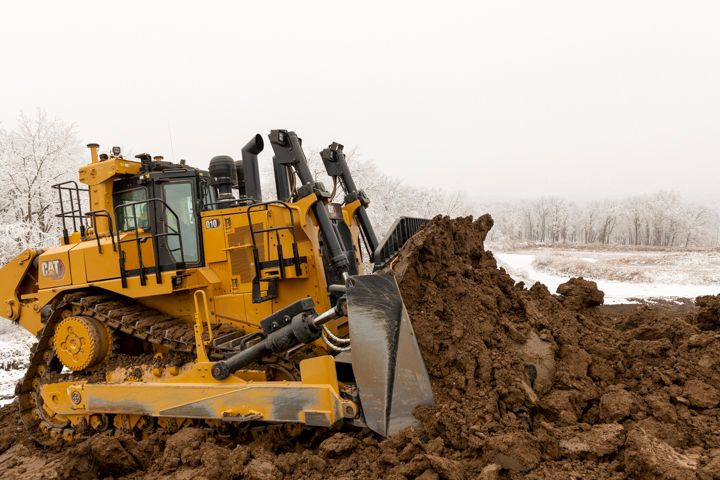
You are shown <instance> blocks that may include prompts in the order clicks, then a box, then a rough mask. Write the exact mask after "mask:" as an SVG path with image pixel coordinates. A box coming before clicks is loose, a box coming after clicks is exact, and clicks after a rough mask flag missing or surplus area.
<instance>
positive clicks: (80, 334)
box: [53, 316, 112, 372]
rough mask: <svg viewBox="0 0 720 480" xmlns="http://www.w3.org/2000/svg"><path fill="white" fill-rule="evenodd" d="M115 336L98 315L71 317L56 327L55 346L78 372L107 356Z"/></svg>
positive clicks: (65, 360)
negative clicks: (94, 316)
mask: <svg viewBox="0 0 720 480" xmlns="http://www.w3.org/2000/svg"><path fill="white" fill-rule="evenodd" d="M111 345H112V339H111V336H110V332H109V331H108V329H107V327H106V326H105V325H103V324H102V323H100V322H98V321H97V320H95V319H94V318H90V317H82V316H72V317H67V318H65V319H64V320H63V321H61V322H60V324H58V326H57V327H56V328H55V335H54V337H53V347H54V348H55V353H56V355H57V357H58V359H59V360H60V361H61V362H62V364H63V365H65V366H66V367H67V368H69V369H70V370H72V371H74V372H78V371H81V370H85V369H87V368H90V367H92V366H94V365H97V364H98V363H100V362H102V361H103V360H105V358H107V356H108V353H109V352H110V350H111Z"/></svg>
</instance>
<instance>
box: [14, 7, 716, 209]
mask: <svg viewBox="0 0 720 480" xmlns="http://www.w3.org/2000/svg"><path fill="white" fill-rule="evenodd" d="M0 45H1V47H0V55H1V57H0V106H1V107H2V108H0V122H1V123H2V125H3V126H5V127H12V126H13V124H14V121H15V118H16V116H17V113H18V111H19V110H20V109H22V110H25V111H33V110H34V109H35V108H37V107H40V108H44V109H45V110H46V111H47V112H48V113H49V114H51V115H53V116H58V117H61V118H63V119H65V120H68V121H73V122H75V123H76V124H77V126H78V133H79V136H80V139H81V140H82V141H83V143H88V142H91V141H92V142H98V143H100V144H101V145H102V147H104V148H109V147H110V146H112V145H122V146H123V147H124V148H126V149H127V150H132V151H134V152H135V153H138V152H145V151H147V152H150V153H152V154H154V155H156V154H163V155H165V156H167V157H171V158H172V157H173V155H174V157H175V159H176V160H179V159H180V158H186V159H188V160H189V162H190V163H191V164H195V165H198V166H206V165H207V162H208V161H209V159H210V158H211V157H212V156H214V155H217V154H230V155H233V156H238V155H239V150H240V147H241V146H242V145H243V144H244V143H245V142H246V141H247V139H249V138H250V137H251V135H253V134H255V133H256V132H260V133H262V134H263V135H266V134H267V133H268V132H269V130H270V129H272V128H287V129H290V130H295V131H297V132H298V134H299V135H300V136H301V137H303V140H304V144H305V145H306V146H307V147H319V148H322V147H323V146H325V145H327V144H328V143H330V142H331V141H338V142H341V143H344V144H345V145H347V146H357V147H358V149H359V151H360V152H361V153H362V155H363V156H364V157H365V158H368V159H372V160H374V161H375V162H376V163H377V164H378V165H380V166H381V168H382V169H383V170H384V171H386V172H387V173H389V174H392V175H395V176H397V177H399V178H402V179H403V181H404V182H406V183H409V184H415V185H420V186H422V185H433V186H440V187H444V188H447V189H454V188H458V189H462V190H465V191H466V192H468V193H469V194H470V195H471V196H472V195H477V196H479V197H482V198H485V199H492V198H503V199H506V198H516V197H531V196H535V195H547V194H555V195H565V196H570V197H574V198H578V199H582V198H588V197H605V196H619V195H626V194H633V193H644V192H651V191H654V190H656V189H661V188H664V189H674V190H677V191H679V192H680V193H682V194H683V195H685V196H688V197H694V196H717V195H718V190H719V189H718V182H719V181H720V166H719V161H720V2H717V1H696V2H694V1H676V2H666V1H658V0H653V1H627V0H626V1H617V2H615V1H597V2H588V1H577V0H575V1H567V2H554V1H553V2H551V1H500V2H498V1H494V2H479V1H468V2H463V3H455V2H451V1H447V0H444V1H441V2H440V1H438V2H432V3H421V2H408V3H401V2H389V1H382V2H368V1H364V2H338V1H334V2H310V1H304V2H297V1H296V2H287V3H286V2H280V1H272V2H260V1H257V2H240V1H236V2H212V1H207V0H206V1H202V2H201V1H197V2H192V3H185V2H179V1H173V2H151V1H141V2H130V1H123V2H112V4H111V3H110V2H98V1H92V2H78V1H73V2H57V1H53V2H32V1H22V2H9V1H7V2H5V1H4V2H2V4H0ZM171 137H172V146H171V140H170V139H171ZM261 161H265V162H269V161H270V152H269V148H268V151H266V152H264V153H263V154H262V155H261Z"/></svg>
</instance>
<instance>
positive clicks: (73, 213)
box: [50, 180, 88, 245]
mask: <svg viewBox="0 0 720 480" xmlns="http://www.w3.org/2000/svg"><path fill="white" fill-rule="evenodd" d="M66 185H72V186H69V187H68V186H66ZM50 188H52V189H53V190H57V191H58V200H59V202H58V203H59V204H60V213H58V214H56V215H55V217H56V218H60V219H62V224H63V241H64V244H65V245H67V244H68V243H70V237H69V235H68V229H67V223H66V221H65V220H66V219H67V218H71V219H72V223H73V231H74V232H77V231H78V221H79V223H80V225H79V227H80V229H79V230H80V236H82V237H84V236H85V225H84V224H83V212H82V204H81V202H80V192H88V189H87V188H80V187H79V186H78V183H77V182H76V181H75V180H66V181H64V182H60V183H56V184H55V185H51V186H50ZM63 191H67V192H68V194H69V196H70V198H69V201H70V206H69V208H70V210H68V211H65V201H64V199H63V194H62V192H63ZM73 192H74V193H75V195H74V198H73ZM73 200H74V203H75V205H73Z"/></svg>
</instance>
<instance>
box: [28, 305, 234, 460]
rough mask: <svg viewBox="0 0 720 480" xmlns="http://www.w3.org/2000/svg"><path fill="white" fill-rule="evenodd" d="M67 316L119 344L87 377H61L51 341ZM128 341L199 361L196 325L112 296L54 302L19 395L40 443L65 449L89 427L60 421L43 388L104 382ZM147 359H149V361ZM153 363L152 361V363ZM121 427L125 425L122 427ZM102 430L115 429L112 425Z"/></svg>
mask: <svg viewBox="0 0 720 480" xmlns="http://www.w3.org/2000/svg"><path fill="white" fill-rule="evenodd" d="M68 314H72V315H83V316H88V317H92V318H94V319H96V320H99V321H100V322H102V323H104V324H105V325H107V326H108V327H109V328H110V331H111V332H112V333H113V337H114V340H115V341H114V351H113V353H112V354H111V358H110V359H109V360H106V361H105V362H103V363H101V364H99V365H97V366H96V367H92V368H90V369H88V370H87V371H82V372H72V373H62V367H63V366H62V364H61V363H60V361H59V360H58V359H57V357H56V356H55V353H54V351H53V348H52V338H53V334H54V332H55V327H56V326H57V324H58V323H59V322H60V321H61V320H62V319H63V318H64V315H65V316H66V315H68ZM234 330H235V328H233V327H232V326H230V325H219V326H217V327H216V329H215V330H214V333H215V335H219V334H224V333H230V332H232V331H234ZM128 337H132V338H133V339H136V340H135V343H136V344H139V345H140V346H141V347H143V348H145V349H147V350H150V351H152V350H153V348H152V347H153V346H154V347H155V349H160V350H162V351H165V352H170V353H172V354H173V355H174V356H175V361H179V362H180V363H186V362H190V361H193V360H194V359H195V332H194V329H193V325H192V324H190V323H187V322H186V321H183V320H182V319H178V318H173V317H172V316H170V315H167V314H164V313H162V312H159V311H156V310H153V309H149V308H147V307H145V306H144V305H140V304H138V303H136V302H133V301H132V300H129V299H126V298H123V297H120V296H117V295H113V294H105V293H103V294H98V293H96V292H88V291H81V292H73V293H69V294H66V295H64V296H63V297H61V298H60V299H59V300H58V301H56V302H55V304H54V305H53V310H52V313H51V314H50V316H49V318H48V320H47V323H46V325H45V328H44V330H43V332H42V334H41V335H40V338H39V340H38V343H37V344H36V345H35V346H34V347H33V349H32V351H31V358H30V366H29V367H28V370H27V373H26V374H25V377H24V378H23V380H22V381H21V382H20V383H18V385H17V387H16V390H15V393H16V395H17V398H18V405H19V410H20V416H21V418H22V421H23V423H24V425H25V428H26V429H27V430H28V432H29V433H30V434H31V436H32V437H33V438H34V439H35V440H36V441H38V442H39V443H41V444H43V445H46V446H52V445H60V444H62V443H63V442H68V441H73V440H75V439H77V438H79V437H82V436H83V435H84V434H85V433H87V431H88V430H89V425H71V423H70V422H69V421H68V420H67V419H64V418H58V417H56V416H54V415H53V414H52V412H51V411H49V410H48V409H47V408H44V407H43V405H42V399H41V397H40V394H39V391H40V386H41V385H43V384H44V383H51V382H54V381H58V378H60V377H63V376H70V377H72V378H95V379H97V378H102V379H104V378H103V377H104V374H105V373H106V371H107V369H108V365H110V364H112V362H111V361H110V360H112V357H113V356H117V355H119V354H122V353H124V352H123V351H122V347H121V345H119V343H120V342H118V339H120V338H123V339H127V338H128ZM138 341H140V342H138ZM209 354H210V355H211V356H212V357H213V358H223V357H224V352H223V351H220V350H217V349H212V350H211V351H210V352H209ZM147 358H148V357H147V356H146V358H145V359H147ZM149 358H150V359H152V357H149ZM141 359H142V357H140V356H139V357H138V360H141ZM106 420H107V419H106ZM152 420H153V419H150V421H144V422H140V425H139V428H145V429H147V428H148V426H149V424H154V421H152ZM101 423H102V422H101ZM117 423H120V424H122V423H123V422H122V421H120V422H116V424H117ZM170 423H171V424H174V425H175V426H177V427H181V426H183V425H184V424H185V423H187V422H185V421H184V420H182V419H178V420H177V421H176V422H170ZM135 426H136V427H137V426H138V425H137V424H136V425H135ZM102 427H104V428H108V427H112V424H110V425H104V426H102Z"/></svg>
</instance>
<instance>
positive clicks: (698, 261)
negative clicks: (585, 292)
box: [494, 248, 720, 304]
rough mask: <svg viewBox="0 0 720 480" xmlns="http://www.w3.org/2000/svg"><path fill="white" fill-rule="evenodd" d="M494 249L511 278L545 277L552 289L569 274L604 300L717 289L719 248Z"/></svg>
mask: <svg viewBox="0 0 720 480" xmlns="http://www.w3.org/2000/svg"><path fill="white" fill-rule="evenodd" d="M494 254H495V258H496V259H497V261H498V265H500V266H501V267H503V268H505V270H507V272H508V273H509V274H510V275H512V276H513V278H515V279H516V280H518V281H524V282H525V283H526V284H527V285H528V286H530V285H532V284H533V283H535V282H541V283H544V284H545V285H547V287H548V289H549V290H550V291H551V292H555V290H556V289H557V286H558V285H559V284H561V283H563V282H566V281H567V280H568V279H569V278H570V277H577V276H582V277H584V278H586V279H589V280H594V281H596V282H597V283H598V287H599V288H600V290H602V291H604V292H605V303H608V304H612V303H628V302H632V301H634V299H649V298H663V299H673V298H694V297H697V296H699V295H716V294H718V293H720V252H658V251H628V250H622V251H618V250H609V251H593V250H585V249H577V250H574V249H552V248H532V249H526V250H513V251H495V252H494Z"/></svg>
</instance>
